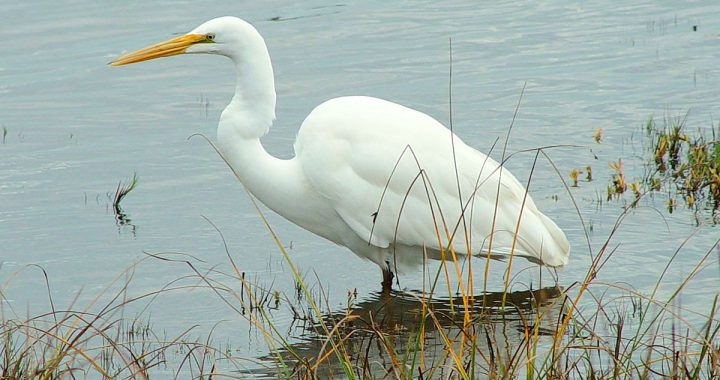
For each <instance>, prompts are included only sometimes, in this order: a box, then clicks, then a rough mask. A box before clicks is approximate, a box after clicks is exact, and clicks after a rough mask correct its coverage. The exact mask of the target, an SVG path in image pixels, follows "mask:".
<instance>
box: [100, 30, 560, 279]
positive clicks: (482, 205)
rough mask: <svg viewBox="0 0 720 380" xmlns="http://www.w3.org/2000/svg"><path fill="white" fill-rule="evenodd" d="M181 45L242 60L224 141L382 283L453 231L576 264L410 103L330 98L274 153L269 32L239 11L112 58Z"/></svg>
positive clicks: (460, 241)
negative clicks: (283, 155) (281, 152)
mask: <svg viewBox="0 0 720 380" xmlns="http://www.w3.org/2000/svg"><path fill="white" fill-rule="evenodd" d="M182 53H210V54H220V55H225V56H228V57H229V58H231V59H232V60H233V61H234V63H235V67H236V73H237V87H236V93H235V96H234V97H233V100H232V101H231V102H230V104H229V105H228V107H227V108H226V109H225V111H223V114H222V117H221V119H220V124H219V127H218V143H219V146H220V149H221V151H222V152H223V155H224V156H225V157H226V159H227V160H228V162H229V164H230V166H231V167H232V169H233V170H234V171H235V173H236V174H237V175H238V177H239V178H240V180H241V181H242V182H243V184H244V185H245V186H246V187H247V188H248V189H249V190H250V191H251V192H252V194H253V195H255V196H256V197H257V198H258V199H259V200H260V201H261V202H263V203H264V204H265V205H266V206H268V207H269V208H271V209H272V210H274V211H275V212H277V213H278V214H280V215H282V216H284V217H285V218H287V219H288V220H290V221H292V222H293V223H296V224H298V225H299V226H301V227H303V228H305V229H307V230H309V231H311V232H314V233H316V234H318V235H320V236H322V237H324V238H326V239H329V240H331V241H333V242H335V243H337V244H340V245H343V246H346V247H348V248H349V249H350V250H352V251H353V252H355V253H356V254H358V255H359V256H361V257H363V258H366V259H369V260H371V261H373V262H375V263H377V264H378V265H379V266H380V267H381V268H382V269H383V273H384V274H385V277H384V282H383V284H384V286H389V285H390V279H391V277H390V278H388V275H389V273H390V271H393V272H394V271H396V270H397V269H404V268H405V267H408V266H412V265H414V264H418V263H421V262H422V259H423V254H424V252H425V253H427V254H428V255H429V257H431V258H439V256H440V251H442V250H447V249H448V246H449V243H450V237H451V236H454V238H453V240H452V246H453V249H454V250H455V252H457V253H464V254H467V253H470V254H473V255H487V254H488V253H489V254H490V255H491V257H493V256H494V257H496V258H498V257H502V255H507V254H508V253H509V252H510V250H511V248H512V247H513V241H514V240H515V239H516V242H515V244H514V255H517V256H523V257H526V258H528V259H530V260H532V261H535V262H539V263H542V264H544V265H548V266H562V265H565V264H566V263H567V261H568V253H569V245H568V241H567V239H566V237H565V234H564V233H563V232H562V230H560V228H558V226H557V225H556V224H555V223H554V222H553V221H552V220H550V219H549V218H548V217H546V216H545V215H544V214H542V213H541V212H540V211H539V210H538V209H537V207H536V206H535V203H534V202H533V200H532V198H531V197H530V196H529V195H526V191H525V188H524V186H523V185H522V184H521V183H520V182H518V180H517V179H516V178H515V177H514V176H513V175H512V174H511V173H510V172H509V171H508V170H505V169H502V167H500V165H499V164H498V163H497V162H496V161H495V160H493V159H491V158H489V157H487V156H486V155H484V154H483V153H480V152H478V151H477V150H475V149H473V148H471V147H469V146H467V145H466V144H465V143H463V142H462V140H460V138H458V137H457V136H454V135H453V134H452V133H451V132H450V131H449V130H448V129H447V128H445V127H444V126H443V125H442V124H441V123H439V122H438V121H436V120H435V119H433V118H432V117H430V116H428V115H426V114H424V113H421V112H418V111H415V110H413V109H410V108H407V107H403V106H401V105H398V104H395V103H392V102H388V101H385V100H382V99H377V98H372V97H364V96H351V97H341V98H335V99H331V100H328V101H326V102H324V103H323V104H321V105H319V106H318V107H316V108H315V109H314V110H313V111H312V112H311V113H310V114H309V115H308V117H307V118H306V119H305V121H304V122H303V124H302V126H301V127H300V130H299V132H298V135H297V141H296V143H295V153H296V155H295V157H294V158H292V159H289V160H282V159H278V158H275V157H273V156H271V155H269V154H268V153H267V152H266V151H265V149H264V148H263V146H262V144H261V143H260V137H262V136H263V135H264V134H265V133H266V132H267V130H268V129H269V128H270V126H271V125H272V123H273V121H274V119H275V87H274V78H273V72H272V65H271V63H270V57H269V54H268V52H267V48H266V46H265V42H264V41H263V39H262V37H261V36H260V34H258V33H257V31H256V30H255V28H254V27H252V26H251V25H250V24H248V23H247V22H245V21H243V20H241V19H238V18H235V17H221V18H218V19H214V20H211V21H208V22H206V23H204V24H203V25H201V26H199V27H198V28H196V29H195V30H193V31H192V32H190V33H189V34H187V35H185V36H181V37H177V38H174V39H171V40H169V41H166V42H163V43H160V44H156V45H152V46H150V47H148V48H145V49H141V50H139V51H136V52H133V53H130V54H128V55H125V56H123V57H120V58H118V59H117V60H115V61H113V62H112V63H111V64H112V65H124V64H129V63H134V62H139V61H143V60H147V59H152V58H159V57H164V56H169V55H176V54H182ZM451 139H454V140H451ZM453 144H454V153H455V154H454V156H453ZM456 166H457V174H456V169H455V167H456ZM497 194H499V199H496V195H497ZM496 200H497V206H496ZM523 203H524V208H523V207H522V206H523ZM521 208H522V213H521ZM463 217H464V220H463V219H462V218H463ZM493 220H494V223H495V224H494V229H493V228H492V225H493ZM518 223H519V224H518ZM516 230H517V237H515V236H516V234H515V232H516ZM491 236H492V250H491V251H490V252H489V251H488V249H489V248H490V237H491ZM466 237H467V238H466ZM468 243H470V244H468Z"/></svg>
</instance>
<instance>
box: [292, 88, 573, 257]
mask: <svg viewBox="0 0 720 380" xmlns="http://www.w3.org/2000/svg"><path fill="white" fill-rule="evenodd" d="M451 138H452V139H454V140H451ZM451 141H452V144H451ZM453 144H454V152H455V154H454V155H453ZM295 151H296V154H297V157H298V159H299V160H300V161H301V165H302V167H303V170H304V172H305V175H306V176H307V179H308V181H309V182H310V183H311V184H312V186H313V188H314V190H315V191H316V192H318V193H319V194H320V195H321V196H322V197H323V198H324V199H325V200H326V201H327V202H328V204H329V205H330V206H331V207H333V208H334V209H335V211H336V212H337V213H338V215H339V216H340V217H341V218H342V220H343V221H344V222H345V223H346V224H347V225H348V226H349V227H350V228H351V229H352V231H353V232H354V233H355V234H357V237H359V238H360V239H362V240H363V241H365V242H369V243H370V245H371V246H374V247H378V248H379V249H386V248H390V247H392V246H403V247H418V248H420V249H419V250H418V254H421V253H422V250H421V249H422V248H423V247H425V248H427V249H430V250H435V251H439V250H441V248H442V249H445V248H446V247H447V246H448V242H449V241H450V239H451V237H452V241H453V246H454V249H455V251H456V252H460V253H468V252H470V253H472V254H486V253H487V251H488V248H489V247H490V242H491V241H490V236H491V235H492V247H493V249H492V254H493V255H499V254H507V252H509V251H510V249H511V247H512V246H513V240H514V236H515V235H516V234H515V231H516V230H517V240H516V242H515V244H514V245H515V254H517V255H522V256H527V257H528V258H530V259H534V260H535V261H541V262H543V263H544V264H546V265H551V266H559V265H564V264H565V263H566V262H567V257H568V251H569V248H568V242H567V239H566V238H565V235H564V233H563V232H562V231H561V230H560V229H559V228H558V227H557V225H556V224H555V223H554V222H553V221H552V220H550V219H549V218H548V217H546V216H545V215H543V214H542V213H541V212H540V211H539V210H538V209H537V207H536V206H535V204H534V202H533V201H532V199H531V198H530V196H529V195H527V196H526V192H525V188H524V187H523V186H522V185H521V184H520V183H519V182H518V181H517V179H516V178H515V177H514V176H513V175H512V174H511V173H510V172H509V171H507V170H505V169H502V168H501V167H500V165H499V164H498V163H497V162H496V161H495V160H493V159H492V158H489V157H488V156H486V155H485V154H483V153H480V152H478V151H477V150H475V149H472V148H470V147H468V146H467V145H465V144H464V143H463V142H462V141H461V140H460V139H459V138H458V137H457V136H454V135H453V134H452V133H451V132H450V131H449V130H448V129H447V128H445V127H444V126H443V125H442V124H440V123H439V122H438V121H436V120H435V119H433V118H432V117H430V116H428V115H426V114H423V113H421V112H418V111H415V110H412V109H410V108H407V107H403V106H401V105H398V104H395V103H392V102H388V101H385V100H382V99H377V98H371V97H342V98H335V99H332V100H329V101H327V102H325V103H323V104H321V105H319V106H318V107H317V108H315V110H313V111H312V113H310V115H308V117H307V118H306V119H305V121H304V122H303V125H302V127H301V129H300V132H299V133H298V138H297V142H296V144H295ZM455 167H457V175H456V170H455ZM501 169H502V170H501ZM497 194H500V197H499V199H496V198H497V197H496V195H497ZM496 200H497V201H498V202H497V206H496ZM521 208H522V209H523V212H522V213H521V212H520V210H521ZM493 223H494V228H493ZM466 231H467V232H468V233H467V234H465V232H466ZM493 232H494V233H493ZM465 236H468V239H466V238H465ZM338 240H342V239H338ZM338 240H336V241H338ZM356 251H357V250H356ZM356 253H359V254H361V255H362V252H356Z"/></svg>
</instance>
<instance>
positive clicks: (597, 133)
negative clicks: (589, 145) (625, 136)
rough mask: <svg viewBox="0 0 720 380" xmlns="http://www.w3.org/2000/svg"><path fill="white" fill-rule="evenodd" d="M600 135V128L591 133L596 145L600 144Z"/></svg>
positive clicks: (601, 132) (601, 130)
mask: <svg viewBox="0 0 720 380" xmlns="http://www.w3.org/2000/svg"><path fill="white" fill-rule="evenodd" d="M602 134H603V129H602V128H596V129H595V132H593V140H595V143H596V144H600V141H602Z"/></svg>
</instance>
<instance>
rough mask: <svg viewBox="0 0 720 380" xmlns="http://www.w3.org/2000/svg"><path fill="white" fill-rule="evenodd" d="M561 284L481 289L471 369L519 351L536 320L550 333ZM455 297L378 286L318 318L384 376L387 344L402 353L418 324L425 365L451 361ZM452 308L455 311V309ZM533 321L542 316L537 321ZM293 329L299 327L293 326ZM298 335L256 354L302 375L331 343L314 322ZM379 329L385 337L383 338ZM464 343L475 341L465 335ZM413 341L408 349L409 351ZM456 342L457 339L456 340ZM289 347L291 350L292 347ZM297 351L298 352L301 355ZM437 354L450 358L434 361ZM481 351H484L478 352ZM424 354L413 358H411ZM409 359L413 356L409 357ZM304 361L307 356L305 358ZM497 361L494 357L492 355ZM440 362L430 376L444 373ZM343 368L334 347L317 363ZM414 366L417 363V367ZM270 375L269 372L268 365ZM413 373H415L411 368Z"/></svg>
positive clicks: (360, 366)
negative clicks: (504, 290)
mask: <svg viewBox="0 0 720 380" xmlns="http://www.w3.org/2000/svg"><path fill="white" fill-rule="evenodd" d="M562 295H563V293H562V290H561V289H560V288H559V287H548V288H543V289H539V290H527V291H518V292H512V293H506V294H505V295H504V296H505V301H504V302H505V307H502V305H503V293H502V292H497V293H485V294H484V295H478V296H476V298H475V302H474V304H473V305H471V307H470V315H471V318H472V324H471V328H470V330H471V331H465V333H469V334H471V335H472V334H474V335H475V337H476V339H475V341H474V343H475V349H476V350H478V353H477V356H476V362H475V365H476V372H475V373H476V374H483V373H488V371H489V367H490V365H491V363H488V361H487V358H490V357H495V360H496V361H497V362H498V363H499V362H501V361H502V362H504V363H507V362H508V360H509V358H510V357H512V356H513V355H514V354H515V352H516V351H518V350H520V351H522V345H523V344H525V343H527V342H524V341H523V339H524V338H525V331H526V329H527V330H528V333H529V334H530V335H533V334H534V332H533V330H534V329H536V328H537V334H538V335H552V334H553V333H554V332H555V326H556V325H557V321H558V320H559V317H560V315H561V312H562V297H561V296H562ZM423 302H424V303H425V304H426V305H427V307H428V308H429V309H430V310H432V312H433V317H430V316H429V315H428V314H427V313H426V314H423ZM462 305H463V304H462V299H461V298H460V297H458V298H455V299H452V300H450V299H430V300H428V299H425V300H424V301H421V299H420V298H418V296H417V295H415V294H410V293H403V292H392V293H387V292H382V293H376V294H375V295H374V296H372V297H371V298H369V299H367V300H364V301H362V302H360V303H359V304H357V305H354V306H352V307H351V308H349V309H348V310H342V311H338V312H334V313H332V314H329V315H326V316H325V317H324V318H323V319H324V322H325V324H326V325H327V326H329V328H331V329H332V328H335V326H337V330H336V334H335V339H337V337H338V336H341V337H345V336H347V337H348V338H347V340H345V341H344V344H343V348H344V351H345V352H347V353H348V356H349V357H350V359H351V360H352V364H353V365H354V366H355V370H356V372H360V373H362V371H363V370H365V371H367V372H369V375H370V376H369V377H370V378H376V377H378V378H382V376H383V375H385V374H386V373H387V372H388V369H390V368H392V366H393V364H392V362H391V358H390V355H389V354H388V347H386V346H384V344H390V349H391V350H392V351H393V353H396V354H398V355H400V356H402V355H405V354H406V353H408V352H410V355H413V352H414V351H413V350H414V348H415V347H416V346H417V343H416V340H417V334H418V332H419V331H420V329H421V328H422V331H423V339H422V357H423V359H422V360H423V363H426V364H425V369H429V368H430V367H438V368H441V367H445V365H447V366H446V367H447V369H449V368H450V367H452V363H451V362H450V358H449V357H448V356H447V355H446V354H447V348H446V343H445V340H444V338H443V337H444V336H445V337H447V338H449V339H450V340H451V341H453V342H457V341H458V339H459V337H460V335H461V334H463V329H462V326H463V311H462V310H463V306H462ZM453 310H454V311H453ZM536 322H537V323H538V324H539V325H538V326H536V325H535V324H536ZM291 331H296V330H291ZM294 335H295V336H296V337H297V340H298V341H297V342H296V343H293V344H292V345H291V347H290V349H291V350H288V349H287V348H281V349H280V351H279V352H277V353H274V354H271V355H268V356H267V357H264V358H260V359H259V361H260V362H264V363H266V365H267V366H268V367H270V368H274V365H273V364H272V363H273V361H274V360H276V358H277V355H281V356H282V357H283V358H284V360H286V362H285V364H286V365H288V362H291V363H292V362H295V363H297V365H296V368H295V370H296V371H297V372H298V373H297V375H298V377H303V374H302V372H304V371H306V368H305V367H304V366H305V365H309V366H312V365H314V364H315V361H316V360H317V358H318V357H320V356H321V355H322V354H323V353H327V352H328V350H330V349H331V345H330V344H328V343H327V339H326V338H327V337H326V336H325V335H324V333H323V329H322V328H321V327H320V326H319V325H317V324H316V325H312V324H311V325H304V326H303V328H302V329H301V331H300V332H299V333H295V334H294ZM381 336H382V338H383V339H381ZM465 347H466V349H468V348H470V349H472V347H471V346H470V345H469V344H468V343H466V346H465ZM408 349H410V351H408ZM454 349H455V350H458V348H457V347H454ZM291 351H292V352H291ZM298 356H299V357H300V358H298ZM441 358H447V360H448V362H446V363H439V362H438V361H439V360H442V359H441ZM483 358H485V359H483ZM420 360H421V359H419V358H417V359H416V365H417V363H419V362H420ZM410 361H411V360H410ZM303 362H307V363H306V364H302V363H303ZM495 364H497V363H495ZM442 371H443V369H438V372H436V373H435V375H434V376H433V378H446V376H443V375H441V373H440V372H442ZM263 373H265V371H263V370H262V369H259V370H258V369H255V370H250V371H248V374H253V375H254V376H257V375H260V376H262V374H263ZM325 373H333V374H336V375H340V374H342V369H341V367H340V364H339V363H338V362H337V360H336V358H335V356H334V355H329V356H327V358H326V359H325V360H324V362H323V363H322V366H321V367H319V368H318V369H317V374H325ZM415 373H416V374H417V369H416V370H415ZM267 374H268V375H270V374H271V372H268V373H267ZM416 376H417V375H416Z"/></svg>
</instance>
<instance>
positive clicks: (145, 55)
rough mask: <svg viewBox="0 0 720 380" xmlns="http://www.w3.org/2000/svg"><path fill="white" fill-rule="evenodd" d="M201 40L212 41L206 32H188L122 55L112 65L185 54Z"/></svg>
mask: <svg viewBox="0 0 720 380" xmlns="http://www.w3.org/2000/svg"><path fill="white" fill-rule="evenodd" d="M200 42H211V41H209V40H208V37H207V36H206V35H204V34H186V35H183V36H180V37H175V38H172V39H169V40H167V41H163V42H159V43H156V44H154V45H150V46H148V47H145V48H142V49H140V50H136V51H134V52H132V53H128V54H125V55H123V56H122V57H120V58H117V59H115V60H114V61H112V62H110V66H122V65H129V64H131V63H136V62H142V61H147V60H149V59H155V58H162V57H170V56H173V55H178V54H183V53H185V50H186V49H187V48H188V47H190V46H191V45H193V44H196V43H200Z"/></svg>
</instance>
